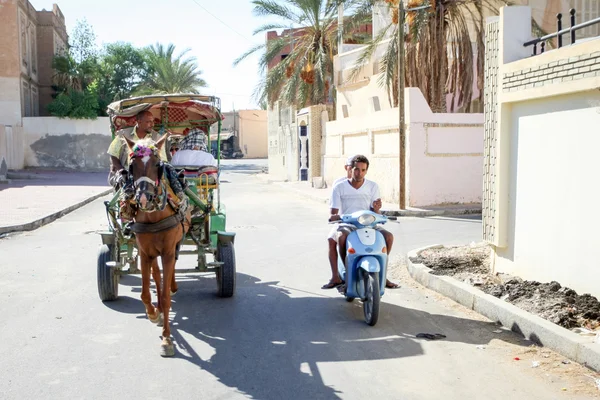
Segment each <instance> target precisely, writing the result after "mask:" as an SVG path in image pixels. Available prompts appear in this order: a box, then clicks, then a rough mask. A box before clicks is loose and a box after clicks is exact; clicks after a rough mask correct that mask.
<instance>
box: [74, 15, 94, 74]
mask: <svg viewBox="0 0 600 400" xmlns="http://www.w3.org/2000/svg"><path fill="white" fill-rule="evenodd" d="M69 39H70V40H69V52H70V54H71V55H72V57H73V58H74V59H75V62H76V63H78V64H79V63H82V62H85V61H87V60H91V59H96V58H97V57H98V45H97V44H96V33H95V32H94V28H92V26H91V25H90V24H89V23H88V22H87V20H86V19H85V18H84V19H83V20H77V22H76V23H75V27H74V28H73V31H72V33H71V36H70V38H69Z"/></svg>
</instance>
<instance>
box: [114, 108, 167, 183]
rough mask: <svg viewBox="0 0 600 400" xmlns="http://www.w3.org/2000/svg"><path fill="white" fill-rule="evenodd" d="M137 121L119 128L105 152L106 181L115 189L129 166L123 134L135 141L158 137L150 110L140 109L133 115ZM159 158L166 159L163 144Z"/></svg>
mask: <svg viewBox="0 0 600 400" xmlns="http://www.w3.org/2000/svg"><path fill="white" fill-rule="evenodd" d="M135 119H136V121H137V123H136V125H135V126H134V127H133V129H131V128H125V129H121V130H119V131H118V132H117V133H116V135H115V138H114V139H113V141H112V143H111V144H110V146H109V148H108V151H107V153H108V154H109V155H110V164H111V166H110V172H109V174H108V183H109V184H110V185H111V186H112V187H114V188H115V189H117V188H118V187H119V186H120V185H121V183H122V177H123V173H122V171H127V169H128V168H129V154H128V152H127V144H126V142H125V139H123V136H126V137H127V138H128V139H129V140H131V141H133V142H137V141H138V140H140V139H144V138H146V136H148V135H151V137H152V140H154V141H155V142H156V141H158V139H160V134H159V133H158V132H156V131H155V130H154V129H152V128H153V127H154V116H153V115H152V113H151V112H150V111H147V110H146V111H142V112H140V113H139V114H138V115H136V117H135ZM159 156H160V158H161V160H163V161H165V162H166V161H167V153H166V151H165V146H163V147H162V148H161V150H160V154H159Z"/></svg>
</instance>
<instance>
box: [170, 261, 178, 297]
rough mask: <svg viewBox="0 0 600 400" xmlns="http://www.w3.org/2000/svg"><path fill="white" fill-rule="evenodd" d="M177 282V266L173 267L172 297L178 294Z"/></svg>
mask: <svg viewBox="0 0 600 400" xmlns="http://www.w3.org/2000/svg"><path fill="white" fill-rule="evenodd" d="M177 290H178V288H177V282H175V265H173V279H171V296H173V295H174V294H175V293H177Z"/></svg>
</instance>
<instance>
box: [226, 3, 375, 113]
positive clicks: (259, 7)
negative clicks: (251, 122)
mask: <svg viewBox="0 0 600 400" xmlns="http://www.w3.org/2000/svg"><path fill="white" fill-rule="evenodd" d="M252 3H253V4H254V13H255V15H258V16H264V17H277V18H278V19H279V20H280V22H278V23H272V24H266V25H263V26H261V27H259V28H257V29H256V30H255V31H254V34H257V33H264V32H267V31H270V30H275V29H283V30H284V33H283V34H282V35H281V36H279V37H278V38H276V39H273V40H269V41H267V42H266V43H263V44H260V45H257V46H255V47H253V48H251V49H250V50H248V51H247V52H246V53H244V54H242V55H241V56H240V57H239V58H237V59H236V60H235V61H234V63H233V65H234V66H235V65H238V64H239V63H240V62H241V61H242V60H244V59H245V58H246V57H248V56H249V55H251V54H254V53H256V52H258V51H261V50H262V51H264V53H263V54H262V55H261V56H260V59H259V68H260V69H261V73H262V75H263V76H264V78H262V79H261V82H260V83H259V85H258V87H257V90H256V91H255V96H256V97H257V98H258V101H257V102H258V103H261V102H263V101H266V102H267V103H268V104H269V105H271V106H273V104H274V103H275V102H276V101H278V100H279V101H282V102H283V103H284V104H285V105H289V106H295V107H296V108H301V107H304V106H306V105H314V104H327V103H330V101H329V100H330V98H331V97H332V96H331V91H330V89H331V87H332V82H333V57H334V55H335V54H337V43H338V22H337V10H338V5H344V7H345V8H351V9H353V10H354V11H355V12H354V15H353V16H352V17H351V18H347V19H345V20H344V29H343V32H347V35H346V36H350V37H353V38H355V39H357V40H360V35H359V34H358V33H357V30H356V29H355V27H356V26H357V24H359V23H361V22H362V23H364V22H366V21H367V20H370V16H371V15H370V12H365V9H364V8H361V7H357V6H356V4H357V3H358V2H357V1H356V0H253V1H252ZM352 7H354V8H352ZM286 48H289V49H290V51H289V54H287V56H286V57H285V58H284V59H283V60H281V61H280V60H278V59H276V58H277V57H278V56H279V55H280V54H281V53H282V51H284V50H285V49H286ZM272 62H277V64H276V65H275V66H274V67H272V68H271V69H268V66H269V64H271V63H272ZM267 70H268V71H267Z"/></svg>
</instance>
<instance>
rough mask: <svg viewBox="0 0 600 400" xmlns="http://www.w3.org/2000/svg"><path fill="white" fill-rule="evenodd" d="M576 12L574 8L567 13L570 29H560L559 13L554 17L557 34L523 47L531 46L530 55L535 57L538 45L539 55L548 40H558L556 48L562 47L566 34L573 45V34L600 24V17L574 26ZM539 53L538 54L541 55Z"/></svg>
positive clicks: (527, 43)
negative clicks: (531, 52)
mask: <svg viewBox="0 0 600 400" xmlns="http://www.w3.org/2000/svg"><path fill="white" fill-rule="evenodd" d="M576 13H577V12H576V11H575V9H574V8H571V10H570V11H569V14H570V15H571V27H570V28H564V29H563V27H562V17H563V15H562V14H561V13H559V14H557V15H556V25H557V28H558V30H557V32H554V33H550V34H548V35H546V36H542V37H541V38H537V39H533V40H530V41H528V42H525V43H524V44H523V47H528V46H533V54H532V55H534V56H535V55H537V45H538V43H539V44H540V49H541V53H543V52H544V51H545V50H546V42H547V41H548V40H550V39H554V38H555V37H556V38H558V48H561V47H563V36H564V35H566V34H569V35H570V37H571V44H575V40H576V38H575V33H576V32H577V31H578V30H580V29H584V28H587V27H588V26H592V25H595V24H600V17H599V18H594V19H592V20H589V21H587V22H583V23H581V24H577V25H576V24H575V14H576ZM541 53H540V54H541Z"/></svg>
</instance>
